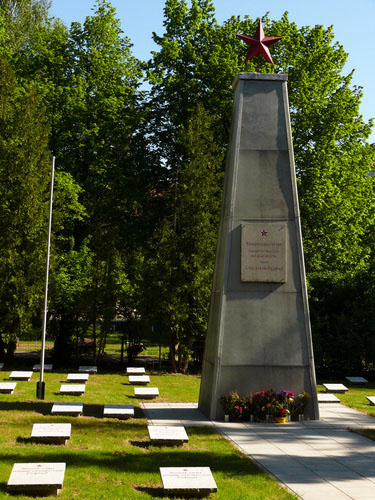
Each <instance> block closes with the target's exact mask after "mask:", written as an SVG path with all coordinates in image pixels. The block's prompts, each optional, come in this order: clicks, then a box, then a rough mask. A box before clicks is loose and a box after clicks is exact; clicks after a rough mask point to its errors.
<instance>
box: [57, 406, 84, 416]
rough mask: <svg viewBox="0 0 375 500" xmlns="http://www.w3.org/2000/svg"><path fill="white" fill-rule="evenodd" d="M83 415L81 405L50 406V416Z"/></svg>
mask: <svg viewBox="0 0 375 500" xmlns="http://www.w3.org/2000/svg"><path fill="white" fill-rule="evenodd" d="M82 413H83V404H82V403H54V404H53V405H52V410H51V414H52V415H71V416H79V415H82Z"/></svg>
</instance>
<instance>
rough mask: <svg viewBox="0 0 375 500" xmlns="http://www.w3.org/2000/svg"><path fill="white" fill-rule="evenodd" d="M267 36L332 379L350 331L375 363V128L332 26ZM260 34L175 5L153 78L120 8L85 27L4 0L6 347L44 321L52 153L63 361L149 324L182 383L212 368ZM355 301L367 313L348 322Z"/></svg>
mask: <svg viewBox="0 0 375 500" xmlns="http://www.w3.org/2000/svg"><path fill="white" fill-rule="evenodd" d="M249 14H251V8H249ZM262 21H263V25H264V30H265V33H266V35H267V36H278V35H281V36H282V37H283V38H282V40H281V41H280V42H279V43H278V44H275V45H274V46H272V49H271V51H272V56H273V60H274V62H275V65H274V66H272V67H271V66H270V65H269V64H268V63H267V62H266V61H263V60H262V61H261V65H260V71H261V72H270V71H271V72H277V73H280V72H282V73H287V74H288V86H289V100H290V111H291V124H292V133H293V142H294V150H295V151H294V152H295V163H296V175H297V182H298V190H299V198H300V212H301V220H302V229H303V239H304V248H305V260H306V270H307V278H308V285H309V293H310V304H311V311H312V326H313V333H314V338H315V343H316V352H317V360H318V363H317V364H318V366H321V367H325V366H326V365H327V363H328V362H327V359H328V360H330V361H329V363H328V364H330V366H333V362H332V359H333V347H332V346H333V345H334V341H335V340H336V339H337V338H339V337H340V332H344V325H346V326H347V331H348V334H347V335H346V334H345V335H344V334H343V338H345V339H347V340H345V341H343V342H345V345H346V346H347V347H348V346H350V345H351V343H354V344H355V345H357V346H360V347H358V349H356V350H353V349H350V348H349V347H348V349H347V353H348V359H349V358H350V353H351V352H352V353H353V354H352V358H351V359H352V360H354V358H355V360H356V362H357V363H359V364H361V363H362V365H361V366H365V365H366V366H370V364H371V362H372V363H373V362H374V360H373V356H374V351H375V349H374V347H373V346H372V344H371V340H370V338H371V336H370V335H364V331H365V330H366V329H367V330H368V331H371V332H372V329H373V326H372V321H371V320H370V317H369V316H370V314H371V313H370V312H368V313H366V314H363V315H362V316H363V317H362V318H361V320H360V315H361V314H360V313H361V312H363V311H362V306H361V303H360V301H361V300H362V301H364V303H367V304H369V303H371V297H372V286H371V285H370V283H369V282H368V280H367V279H366V277H367V276H371V275H372V273H373V270H374V266H373V263H374V252H373V247H374V245H373V234H374V232H373V225H374V192H373V190H374V187H373V179H372V178H371V177H369V176H368V173H369V171H370V170H371V169H372V165H373V161H374V148H373V147H371V146H370V145H369V144H368V138H369V135H370V133H371V127H372V123H366V122H365V121H364V120H363V118H362V117H361V115H360V111H359V106H360V102H361V97H362V89H361V88H359V87H356V86H354V85H352V74H351V73H349V74H344V65H345V62H346V59H347V54H346V52H345V50H344V48H343V47H342V46H341V45H340V43H338V42H337V41H336V40H335V38H334V31H333V27H324V26H320V25H317V26H314V27H310V26H302V27H299V26H297V25H296V24H295V23H294V22H293V21H291V20H290V19H289V16H288V13H285V14H284V15H283V16H282V17H281V19H278V20H275V19H271V18H270V17H269V15H267V14H265V16H264V17H263V18H262ZM256 24H257V19H251V17H250V15H249V16H244V17H243V18H241V17H239V16H232V17H230V18H229V19H227V20H225V21H224V22H222V23H221V24H220V23H218V22H217V20H216V19H215V9H214V3H213V2H211V1H209V0H191V1H190V2H188V1H187V0H166V2H165V7H164V25H163V26H164V27H163V33H159V34H156V33H153V34H152V38H153V40H154V42H155V43H156V49H155V51H154V52H153V53H152V57H151V59H150V60H149V61H147V62H144V61H138V60H137V59H136V58H135V57H134V56H133V55H132V44H131V41H130V40H129V38H128V37H126V36H125V35H124V34H123V33H122V31H121V26H120V22H119V20H118V19H117V17H116V12H115V9H114V8H113V7H112V6H111V4H110V3H109V2H108V1H106V0H98V1H97V2H96V6H95V12H94V14H93V15H91V16H87V17H86V19H85V21H84V22H83V23H82V24H80V23H72V25H71V26H70V27H66V26H65V25H64V24H63V23H62V22H61V21H60V20H53V19H50V18H49V16H48V5H47V3H46V2H45V1H44V0H19V1H17V2H13V1H10V0H7V1H5V0H4V1H2V2H1V1H0V56H1V57H0V61H1V65H2V69H3V71H2V76H1V78H2V82H3V84H2V86H1V89H0V102H1V103H2V104H1V109H0V119H1V120H2V131H1V132H0V139H1V150H0V170H1V172H0V179H1V182H0V189H1V191H2V193H3V197H2V203H1V207H2V208H0V211H1V217H0V222H1V224H2V226H3V227H4V228H5V229H4V231H3V234H2V236H1V238H2V240H4V241H3V245H2V254H1V256H0V276H1V278H2V283H3V285H2V288H1V289H0V310H1V311H2V315H3V317H4V318H9V321H8V320H7V321H6V322H3V324H4V325H6V326H4V331H3V334H10V333H11V334H12V335H15V334H17V335H21V336H22V335H23V334H25V332H26V330H27V328H31V326H32V325H36V324H37V323H38V320H37V319H35V318H38V315H39V307H40V299H41V294H42V287H40V283H39V281H38V279H35V276H36V275H38V276H39V268H40V265H41V262H42V260H43V251H42V245H41V242H42V241H43V238H44V236H45V227H46V194H47V190H48V187H47V185H48V176H49V174H48V156H49V152H51V153H52V152H53V154H55V155H56V165H57V174H56V203H55V211H54V224H53V255H52V269H51V274H50V276H51V296H50V312H51V323H50V328H49V331H50V334H51V335H52V336H53V337H54V339H55V347H56V354H59V355H60V358H61V357H62V354H65V356H68V357H69V356H70V349H72V348H73V340H74V341H75V342H76V343H79V342H81V340H82V339H84V338H85V337H90V338H91V339H92V340H93V346H94V348H93V357H94V358H95V359H98V356H99V357H100V356H101V354H102V353H103V349H104V348H103V346H104V344H105V339H106V336H107V335H108V334H109V333H110V331H111V321H112V320H113V319H114V318H115V317H121V318H123V319H124V320H127V319H129V320H130V319H131V318H134V317H139V316H141V317H142V319H144V320H145V324H146V323H152V322H160V321H161V322H162V323H163V325H164V328H165V329H166V330H167V331H168V333H169V338H170V352H171V355H170V360H171V363H172V366H173V368H174V369H176V370H182V371H186V369H187V367H188V361H189V359H191V358H193V359H195V360H197V361H198V362H199V357H200V352H201V349H202V345H203V343H204V335H205V327H206V322H207V315H208V307H209V299H210V287H211V275H212V269H213V262H214V255H215V240H216V228H217V221H218V214H219V205H220V199H221V187H222V179H223V172H224V169H225V161H224V158H225V152H226V148H227V144H228V140H229V130H230V122H231V112H232V102H233V93H232V81H233V80H234V78H235V76H236V74H238V73H239V72H243V71H256V65H257V61H253V60H251V61H249V62H247V63H246V65H244V62H243V61H244V59H245V55H246V46H245V45H244V44H243V43H242V42H241V41H240V40H239V39H238V38H237V37H236V34H237V33H243V34H251V33H254V32H255V29H256ZM143 79H145V80H146V82H147V84H148V87H146V89H145V88H143V87H142V81H143ZM26 117H27V119H26ZM21 179H27V182H26V183H24V184H22V182H21ZM15 206H17V207H19V208H18V209H17V210H15V209H14V208H13V207H15ZM11 228H12V231H14V238H11V237H10V230H11ZM365 283H366V285H364V284H365ZM353 290H356V291H357V292H355V294H356V297H358V299H357V298H356V299H355V300H353V301H352V307H351V308H350V311H351V313H350V314H349V312H348V311H349V309H348V310H347V312H346V311H343V310H341V309H340V310H339V311H338V310H337V308H336V307H334V304H336V303H337V301H340V300H347V299H346V298H347V297H349V296H350V295H351V294H352V293H354V292H353ZM358 290H363V294H359V293H358ZM26 304H27V307H26ZM15 311H16V312H15ZM17 315H18V316H17ZM339 316H340V318H339ZM354 317H355V318H356V319H355V320H354V319H353V318H354ZM12 318H13V319H12ZM15 318H16V319H15ZM21 318H24V319H22V320H21ZM33 318H34V319H33ZM13 320H14V321H15V322H14V324H17V325H18V326H17V328H13V327H12V326H11V323H12V321H13ZM27 325H28V326H27ZM338 325H341V326H338ZM349 325H351V333H349V330H350V327H349ZM12 328H13V329H12ZM147 328H148V327H147ZM15 332H17V333H15ZM327 332H328V333H327ZM349 337H350V339H351V340H350V342H349V340H348V339H349ZM359 338H361V342H359V341H358V339H359ZM328 339H330V340H329V341H328ZM353 339H357V341H356V342H355V341H354V340H353ZM0 355H1V352H0ZM358 360H364V361H363V362H362V361H360V362H359V361H358ZM353 363H354V361H353ZM354 364H355V363H354Z"/></svg>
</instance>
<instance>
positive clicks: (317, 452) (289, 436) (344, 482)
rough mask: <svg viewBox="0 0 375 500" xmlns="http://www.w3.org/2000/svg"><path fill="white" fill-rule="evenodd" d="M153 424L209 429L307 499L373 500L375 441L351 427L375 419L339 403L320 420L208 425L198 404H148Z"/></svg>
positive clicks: (322, 407) (373, 422) (367, 424)
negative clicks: (208, 427)
mask: <svg viewBox="0 0 375 500" xmlns="http://www.w3.org/2000/svg"><path fill="white" fill-rule="evenodd" d="M143 407H144V409H145V411H146V416H147V418H148V420H149V423H150V424H154V425H184V426H186V427H189V426H197V425H198V426H202V425H208V426H213V427H214V428H216V430H217V431H219V432H220V433H222V434H223V435H224V437H226V438H227V439H229V440H230V441H232V442H233V443H234V444H235V446H237V447H238V448H239V449H240V450H241V451H243V452H244V453H245V454H246V455H248V456H249V457H250V458H251V459H252V460H254V461H255V462H256V463H257V464H258V465H259V466H260V467H261V468H262V469H264V470H266V471H267V472H269V473H270V474H271V475H272V476H274V477H275V478H276V479H277V480H278V481H279V482H280V483H282V484H284V485H285V486H287V487H288V488H289V490H291V491H292V492H293V493H295V494H296V495H297V496H299V497H300V498H302V499H304V500H323V499H324V500H348V499H352V500H374V499H375V442H373V441H370V440H369V439H367V438H365V437H362V436H360V435H359V434H356V433H354V432H350V431H348V427H353V428H355V427H372V428H375V419H374V418H373V417H369V416H367V415H364V414H362V413H359V412H357V411H355V410H352V409H350V408H347V407H345V406H343V405H340V404H337V403H336V404H320V415H321V419H320V420H319V421H316V420H315V421H305V422H289V423H287V424H265V423H264V424H261V423H224V422H212V421H209V420H207V419H206V418H205V417H204V416H203V415H202V413H201V412H200V411H199V410H198V408H197V404H194V403H144V404H143Z"/></svg>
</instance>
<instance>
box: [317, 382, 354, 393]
mask: <svg viewBox="0 0 375 500" xmlns="http://www.w3.org/2000/svg"><path fill="white" fill-rule="evenodd" d="M323 387H325V389H326V391H327V392H339V393H342V394H344V393H345V392H346V391H347V390H348V388H347V387H346V386H345V385H344V384H323Z"/></svg>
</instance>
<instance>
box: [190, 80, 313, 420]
mask: <svg viewBox="0 0 375 500" xmlns="http://www.w3.org/2000/svg"><path fill="white" fill-rule="evenodd" d="M233 86H234V89H235V97H234V109H233V119H232V132H231V139H230V147H229V151H228V157H227V167H226V177H225V187H224V198H223V204H222V213H221V221H220V229H219V237H218V245H217V252H216V263H215V272H214V280H213V290H212V297H211V307H210V314H209V324H208V332H207V338H206V347H205V354H204V361H203V372H202V384H201V392H200V398H199V408H200V410H201V411H202V412H203V413H204V414H205V415H206V416H208V417H209V418H211V419H217V418H222V417H223V411H222V408H221V405H220V396H222V395H227V394H228V393H229V392H230V391H234V390H237V391H238V392H239V393H240V394H241V395H246V394H249V393H250V392H256V391H259V390H264V389H273V390H275V391H279V390H281V389H285V390H290V391H293V392H294V393H295V394H298V393H301V392H303V391H306V392H308V393H309V394H310V395H311V400H310V403H311V404H309V405H308V407H307V408H306V413H305V415H306V416H307V417H309V418H313V419H317V418H319V413H318V403H317V394H316V385H315V370H314V359H313V350H312V341H311V330H310V319H309V310H308V303H307V292H306V283H305V269H304V259H303V249H302V238H301V228H300V218H299V209H298V197H297V187H296V175H295V168H294V158H293V146H292V138H291V128H290V119H289V106H288V93H287V76H286V75H282V74H260V73H240V74H239V75H238V76H237V78H236V79H235V81H234V85H233Z"/></svg>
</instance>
